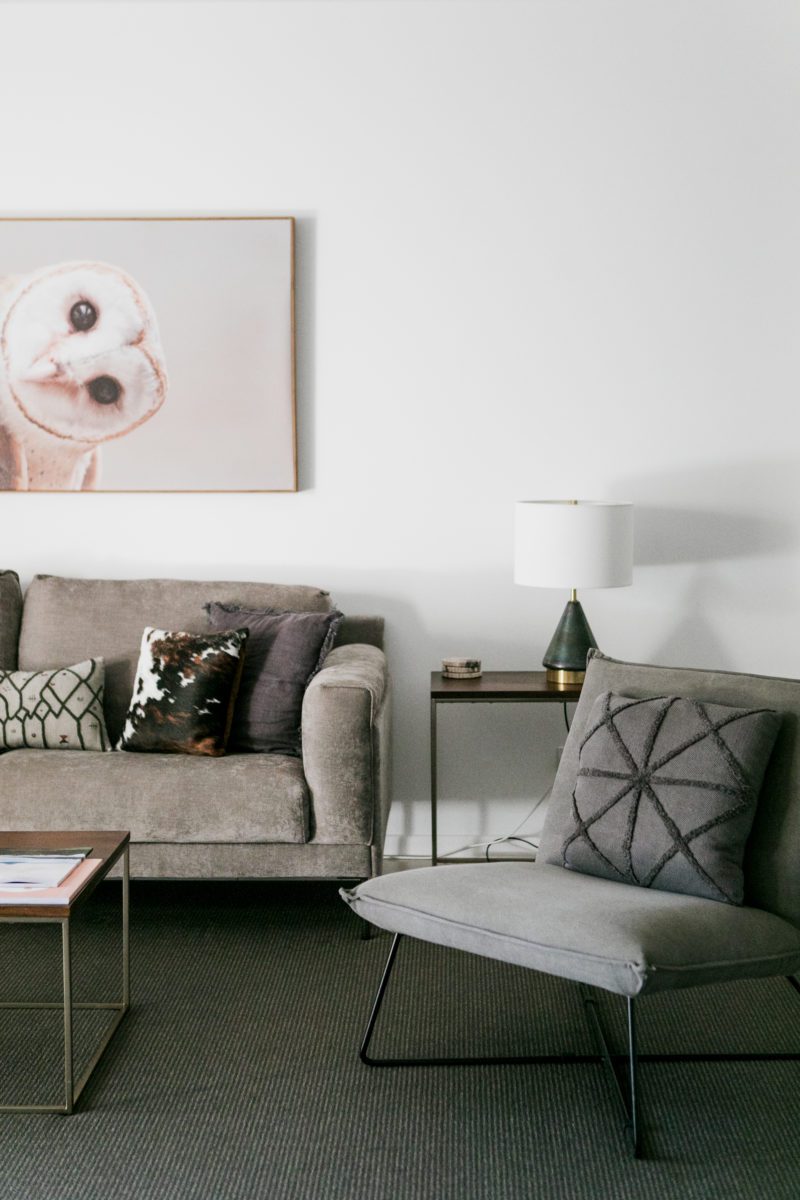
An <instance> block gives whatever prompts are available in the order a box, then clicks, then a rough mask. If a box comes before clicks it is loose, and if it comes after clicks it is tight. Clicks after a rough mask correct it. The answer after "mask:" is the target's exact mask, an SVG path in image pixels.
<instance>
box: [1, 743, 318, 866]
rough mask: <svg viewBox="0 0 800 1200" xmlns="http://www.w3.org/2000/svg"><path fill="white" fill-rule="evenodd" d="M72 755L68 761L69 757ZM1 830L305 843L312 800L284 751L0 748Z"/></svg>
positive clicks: (173, 839)
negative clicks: (215, 753)
mask: <svg viewBox="0 0 800 1200" xmlns="http://www.w3.org/2000/svg"><path fill="white" fill-rule="evenodd" d="M67 760H68V761H67ZM0 824H2V826H3V827H4V828H5V829H19V830H24V829H41V830H46V829H75V830H80V829H129V830H130V834H131V840H132V841H134V842H205V843H208V842H245V843H246V842H295V843H296V842H305V841H307V839H308V825H309V797H308V788H307V786H306V782H305V778H304V776H303V770H302V764H301V762H300V760H298V759H296V758H291V757H289V756H285V755H278V754H272V755H257V754H230V755H227V756H225V757H223V758H205V757H204V758H197V757H194V756H192V755H188V754H187V755H184V754H125V753H114V754H109V753H106V754H103V753H101V752H98V751H86V752H84V753H82V754H51V753H49V752H48V751H46V750H12V751H10V752H8V753H7V754H0Z"/></svg>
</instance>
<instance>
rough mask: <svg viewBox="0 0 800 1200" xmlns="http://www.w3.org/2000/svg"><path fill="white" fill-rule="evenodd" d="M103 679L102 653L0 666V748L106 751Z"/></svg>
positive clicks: (104, 672)
mask: <svg viewBox="0 0 800 1200" xmlns="http://www.w3.org/2000/svg"><path fill="white" fill-rule="evenodd" d="M105 679H106V669H105V664H104V662H103V660H102V658H87V659H86V661H85V662H80V663H76V664H75V665H74V666H71V667H55V668H53V670H49V671H47V670H46V671H0V750H21V749H29V750H108V749H109V742H108V734H107V732H106V723H105V718H104V717H103V690H104V687H105Z"/></svg>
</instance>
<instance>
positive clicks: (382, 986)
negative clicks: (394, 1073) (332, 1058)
mask: <svg viewBox="0 0 800 1200" xmlns="http://www.w3.org/2000/svg"><path fill="white" fill-rule="evenodd" d="M402 936H403V935H402V933H396V934H395V935H394V937H393V939H392V945H391V949H390V950H389V957H388V958H387V960H386V966H385V967H384V968H383V975H382V976H381V981H380V983H379V985H378V991H377V992H376V994H375V1000H374V1002H373V1005H372V1012H371V1013H370V1014H369V1020H368V1021H367V1028H366V1029H365V1030H364V1036H363V1038H362V1039H361V1046H360V1048H359V1051H358V1057H359V1058H360V1059H361V1061H362V1062H363V1063H366V1064H367V1066H368V1067H374V1066H375V1065H376V1064H375V1061H374V1060H373V1059H371V1058H370V1057H369V1055H368V1054H367V1051H368V1049H369V1044H370V1041H371V1040H372V1031H373V1030H374V1028H375V1022H376V1021H377V1019H378V1013H379V1012H380V1009H381V1004H382V1003H383V994H384V992H385V991H386V985H387V983H388V982H389V976H390V975H391V973H392V967H393V966H394V960H395V956H396V954H397V948H398V946H399V945H400V938H401V937H402Z"/></svg>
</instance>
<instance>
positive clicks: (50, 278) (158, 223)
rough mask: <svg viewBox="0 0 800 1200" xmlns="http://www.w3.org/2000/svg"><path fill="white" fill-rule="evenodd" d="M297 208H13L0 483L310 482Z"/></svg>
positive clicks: (1, 261)
mask: <svg viewBox="0 0 800 1200" xmlns="http://www.w3.org/2000/svg"><path fill="white" fill-rule="evenodd" d="M294 240H295V239H294V219H293V218H292V217H65V218H55V217H30V218H18V217H13V218H12V217H6V218H0V490H4V491H31V492H73V491H105V492H137V491H142V492H144V491H148V492H173V491H176V492H193V491H202V492H216V491H219V492H231V491H237V492H291V491H296V490H297V437H296V410H295V327H294Z"/></svg>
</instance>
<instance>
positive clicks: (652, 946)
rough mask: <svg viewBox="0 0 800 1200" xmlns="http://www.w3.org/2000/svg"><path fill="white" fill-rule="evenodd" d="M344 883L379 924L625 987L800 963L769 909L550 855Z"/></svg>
mask: <svg viewBox="0 0 800 1200" xmlns="http://www.w3.org/2000/svg"><path fill="white" fill-rule="evenodd" d="M342 895H343V897H344V899H345V900H346V901H347V902H348V904H350V906H351V907H352V908H353V909H354V910H355V911H356V912H357V913H358V914H359V916H361V917H363V918H364V919H365V920H367V921H370V922H372V924H373V925H377V926H378V927H379V928H380V929H389V930H391V931H392V932H394V933H402V934H407V935H409V936H410V937H416V938H421V939H422V940H423V941H427V942H435V943H437V944H439V945H442V946H452V947H454V948H455V949H458V950H467V951H470V952H471V953H473V954H480V955H483V956H484V957H486V958H496V959H500V960H501V961H503V962H512V963H517V964H518V965H520V966H523V967H531V968H533V969H534V970H536V971H544V972H545V973H547V974H552V975H558V976H561V977H562V978H563V979H573V980H576V981H578V982H580V983H587V984H590V985H594V986H596V987H601V988H605V989H606V990H607V991H610V992H617V993H619V994H621V995H624V996H636V995H638V994H639V993H640V992H656V991H661V990H663V989H666V988H676V987H692V986H696V985H699V984H706V983H718V982H722V981H723V980H726V979H742V978H746V977H753V978H756V977H758V976H769V975H789V974H792V973H793V972H794V971H796V970H797V969H798V967H800V929H797V927H796V926H794V925H792V924H790V923H789V922H788V921H785V920H783V918H782V917H776V916H775V915H774V914H773V913H768V912H764V911H762V910H761V909H757V908H737V907H735V906H734V905H729V904H720V903H719V902H718V901H716V900H707V899H704V898H702V897H699V896H685V895H678V894H676V893H673V892H661V891H652V890H650V889H645V888H633V887H631V886H630V885H629V884H627V883H618V882H617V881H616V880H610V879H598V878H596V877H595V876H592V875H579V874H577V873H576V872H574V871H567V870H565V869H564V868H563V867H558V866H554V865H550V864H547V863H480V864H477V865H475V866H466V865H458V866H452V865H450V866H443V867H422V868H419V869H417V870H413V871H398V872H397V873H396V874H392V875H381V876H379V877H378V878H377V879H369V880H367V881H366V883H362V884H360V885H359V887H357V888H355V889H354V890H353V891H351V892H343V893H342Z"/></svg>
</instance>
